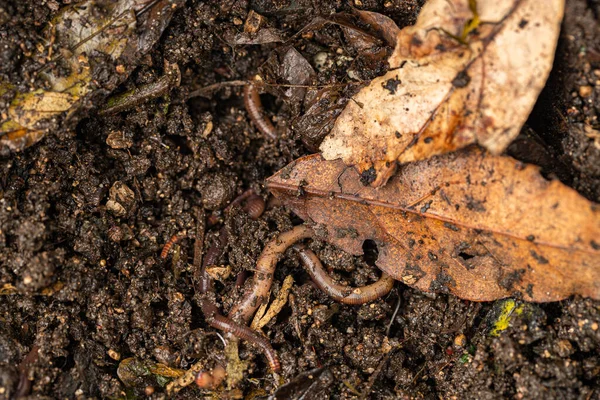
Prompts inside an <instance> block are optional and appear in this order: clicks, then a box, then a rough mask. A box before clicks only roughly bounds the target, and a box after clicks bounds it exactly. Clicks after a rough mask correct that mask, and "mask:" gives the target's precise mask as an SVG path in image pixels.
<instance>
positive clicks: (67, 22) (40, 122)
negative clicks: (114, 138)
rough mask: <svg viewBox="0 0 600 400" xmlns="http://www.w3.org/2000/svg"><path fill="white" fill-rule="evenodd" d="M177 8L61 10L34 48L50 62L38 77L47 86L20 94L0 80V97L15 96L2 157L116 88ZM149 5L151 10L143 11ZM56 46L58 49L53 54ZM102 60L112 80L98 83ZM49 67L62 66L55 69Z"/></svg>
mask: <svg viewBox="0 0 600 400" xmlns="http://www.w3.org/2000/svg"><path fill="white" fill-rule="evenodd" d="M181 4H182V2H181V1H180V0H163V1H159V2H153V1H149V0H146V1H143V2H140V1H136V0H119V1H106V0H87V1H84V2H81V3H77V4H74V5H72V6H68V7H65V8H64V9H63V10H61V12H60V13H59V14H58V15H57V16H56V17H55V18H54V19H53V20H52V21H51V22H50V23H49V24H48V26H47V27H46V29H45V30H44V34H43V36H44V39H45V41H44V43H41V44H40V46H39V47H38V48H39V49H40V53H41V54H40V55H39V56H40V57H46V58H47V59H48V61H51V63H49V64H47V66H46V67H45V68H44V69H42V70H41V71H40V72H39V74H38V76H39V77H40V78H42V79H43V80H44V81H45V84H46V86H45V88H43V89H36V90H32V91H30V92H24V93H19V92H16V91H15V88H14V87H13V85H11V84H8V83H5V82H3V81H1V80H0V95H4V94H5V93H9V92H15V94H14V97H13V99H12V102H11V103H10V106H9V107H8V116H7V117H8V118H6V119H5V120H3V121H2V122H1V123H0V153H7V152H8V151H19V150H23V149H24V148H26V147H28V146H30V145H32V144H34V143H36V142H37V141H39V140H40V139H41V138H43V137H44V135H45V134H46V133H47V132H49V131H50V130H52V129H55V128H56V127H57V123H58V122H59V121H61V120H62V119H63V118H69V117H71V116H72V115H73V114H74V113H75V112H76V111H77V110H78V109H79V108H82V107H89V104H86V103H87V101H89V100H90V99H91V97H92V96H93V95H94V94H99V93H103V92H105V91H106V90H112V89H114V88H116V86H117V85H118V84H119V83H120V82H122V81H123V80H124V79H125V78H127V76H128V75H129V72H131V71H133V69H134V67H135V65H133V62H134V61H135V60H136V59H137V58H138V55H139V54H140V53H143V52H144V51H148V50H149V49H150V47H151V46H152V45H153V44H154V42H155V41H156V40H158V38H159V37H160V34H161V33H162V30H163V29H165V28H166V26H167V24H168V22H169V21H170V19H171V16H172V15H173V12H174V11H175V10H176V8H177V7H179V6H180V5H181ZM147 5H151V6H152V7H151V8H149V9H146V8H144V6H147ZM136 11H138V14H136ZM143 14H147V15H143ZM138 28H139V29H140V33H139V35H138V33H137V32H138V31H137V29H138ZM149 31H150V32H149ZM55 45H56V46H58V47H59V51H57V52H55V53H54V56H52V54H53V49H54V46H55ZM105 57H108V58H109V59H110V62H111V63H113V64H114V66H115V67H114V70H113V71H112V72H111V75H112V76H103V79H102V82H99V80H98V78H97V77H96V78H95V74H96V75H97V74H98V71H97V68H101V65H102V64H103V63H104V62H106V59H105ZM53 65H54V66H59V67H60V68H57V69H56V70H54V69H52V66H53ZM65 70H66V71H68V73H67V74H65V73H64V71H65ZM106 72H107V71H103V72H102V74H104V75H106ZM164 80H166V82H167V83H168V82H170V81H171V80H173V78H172V77H171V76H166V77H165V79H164ZM155 86H156V85H155ZM163 86H165V85H164V84H163ZM148 91H149V90H148V89H145V90H144V91H142V92H143V93H142V94H137V95H136V93H134V97H135V99H136V100H138V99H139V98H144V97H145V98H148V97H151V96H152V94H146V92H148ZM154 91H155V92H157V91H158V92H161V91H160V90H157V89H154ZM165 91H166V90H162V93H164V92H165ZM128 102H129V103H132V102H133V101H132V100H131V99H122V98H118V99H116V100H115V101H114V103H115V104H109V105H108V107H107V109H106V111H107V112H109V111H110V112H115V111H117V109H119V107H120V108H123V106H124V105H125V104H129V103H128Z"/></svg>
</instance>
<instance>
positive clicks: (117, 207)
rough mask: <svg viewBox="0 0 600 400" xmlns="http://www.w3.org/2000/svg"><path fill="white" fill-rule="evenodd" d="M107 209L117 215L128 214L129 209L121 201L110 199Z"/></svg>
mask: <svg viewBox="0 0 600 400" xmlns="http://www.w3.org/2000/svg"><path fill="white" fill-rule="evenodd" d="M106 209H107V210H108V211H110V212H111V213H113V214H114V215H115V216H117V217H122V216H124V215H125V214H127V210H125V207H123V206H122V205H121V204H120V203H117V202H116V201H114V200H109V201H107V202H106Z"/></svg>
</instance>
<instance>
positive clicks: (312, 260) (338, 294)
mask: <svg viewBox="0 0 600 400" xmlns="http://www.w3.org/2000/svg"><path fill="white" fill-rule="evenodd" d="M294 249H296V250H298V254H299V256H300V260H301V261H302V264H304V268H305V269H306V272H308V274H309V275H310V277H311V278H312V280H313V282H314V283H315V284H316V285H317V286H318V287H319V288H320V289H321V290H322V291H324V292H325V293H327V294H328V295H329V296H331V297H332V298H333V299H334V300H336V301H339V302H340V303H344V304H353V305H356V304H365V303H369V302H371V301H373V300H377V299H378V298H380V297H382V296H384V295H386V294H388V293H389V292H390V291H391V290H392V288H393V287H394V278H392V277H391V276H389V275H388V274H386V273H385V272H382V273H381V278H379V280H378V281H377V282H375V283H373V284H371V285H367V286H362V287H359V288H353V287H350V286H344V285H339V284H337V283H335V282H334V281H333V280H332V279H331V278H330V277H329V275H327V272H326V271H325V270H324V269H323V264H321V261H320V260H319V258H318V257H317V255H316V254H315V253H313V252H312V250H310V249H307V248H305V247H304V246H299V245H296V246H294Z"/></svg>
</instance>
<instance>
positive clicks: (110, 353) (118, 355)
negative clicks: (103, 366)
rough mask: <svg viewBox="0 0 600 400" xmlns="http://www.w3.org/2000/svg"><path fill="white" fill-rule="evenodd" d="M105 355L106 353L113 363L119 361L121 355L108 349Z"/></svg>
mask: <svg viewBox="0 0 600 400" xmlns="http://www.w3.org/2000/svg"><path fill="white" fill-rule="evenodd" d="M107 353H108V356H109V357H110V358H112V359H113V360H115V361H119V360H120V359H121V355H120V354H119V353H118V352H116V351H115V350H113V349H109V350H108V351H107Z"/></svg>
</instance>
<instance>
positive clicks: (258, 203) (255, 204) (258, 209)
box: [242, 194, 265, 220]
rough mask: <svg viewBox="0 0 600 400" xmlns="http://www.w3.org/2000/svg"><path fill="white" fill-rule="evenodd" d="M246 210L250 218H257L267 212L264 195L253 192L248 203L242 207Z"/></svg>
mask: <svg viewBox="0 0 600 400" xmlns="http://www.w3.org/2000/svg"><path fill="white" fill-rule="evenodd" d="M242 208H243V210H244V211H246V213H247V214H248V215H249V216H250V218H252V219H254V220H256V219H259V218H260V216H261V215H262V214H263V212H265V201H264V200H263V198H262V197H260V196H259V195H257V194H253V195H252V196H250V197H248V199H247V200H246V204H244V207H242Z"/></svg>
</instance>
